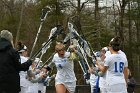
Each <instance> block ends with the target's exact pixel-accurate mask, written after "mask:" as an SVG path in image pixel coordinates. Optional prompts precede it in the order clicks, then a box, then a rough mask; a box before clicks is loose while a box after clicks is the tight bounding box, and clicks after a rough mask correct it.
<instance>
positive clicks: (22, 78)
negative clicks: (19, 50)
mask: <svg viewBox="0 0 140 93" xmlns="http://www.w3.org/2000/svg"><path fill="white" fill-rule="evenodd" d="M20 59H21V64H22V63H24V62H26V61H27V60H28V58H27V57H24V56H20ZM19 75H20V86H23V87H28V80H27V79H26V76H27V71H20V73H19Z"/></svg>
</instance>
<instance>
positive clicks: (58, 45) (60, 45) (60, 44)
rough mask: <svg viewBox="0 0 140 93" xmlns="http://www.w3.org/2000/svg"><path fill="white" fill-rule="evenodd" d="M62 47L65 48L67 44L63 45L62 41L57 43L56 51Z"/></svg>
mask: <svg viewBox="0 0 140 93" xmlns="http://www.w3.org/2000/svg"><path fill="white" fill-rule="evenodd" d="M61 49H65V45H63V44H62V43H57V44H56V46H55V51H59V50H61Z"/></svg>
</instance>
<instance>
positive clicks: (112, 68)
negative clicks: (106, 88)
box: [104, 54, 128, 85]
mask: <svg viewBox="0 0 140 93" xmlns="http://www.w3.org/2000/svg"><path fill="white" fill-rule="evenodd" d="M104 66H107V67H108V70H107V75H106V82H107V83H108V84H109V85H114V84H118V83H125V78H124V74H123V71H124V67H128V62H127V59H126V57H124V55H122V54H111V55H110V56H107V57H106V58H105V63H104Z"/></svg>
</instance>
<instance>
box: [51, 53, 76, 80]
mask: <svg viewBox="0 0 140 93" xmlns="http://www.w3.org/2000/svg"><path fill="white" fill-rule="evenodd" d="M69 56H70V52H65V55H64V57H63V58H61V57H59V55H58V53H56V54H55V55H54V57H53V59H52V62H54V63H55V66H56V68H57V74H56V77H55V81H56V82H74V81H76V77H75V73H74V64H73V61H70V60H69V59H68V57H69Z"/></svg>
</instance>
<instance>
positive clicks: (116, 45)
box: [109, 36, 121, 51]
mask: <svg viewBox="0 0 140 93" xmlns="http://www.w3.org/2000/svg"><path fill="white" fill-rule="evenodd" d="M109 46H111V47H112V49H113V50H114V51H119V50H120V47H121V38H120V37H118V36H117V37H114V38H113V39H112V40H111V41H110V43H109Z"/></svg>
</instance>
